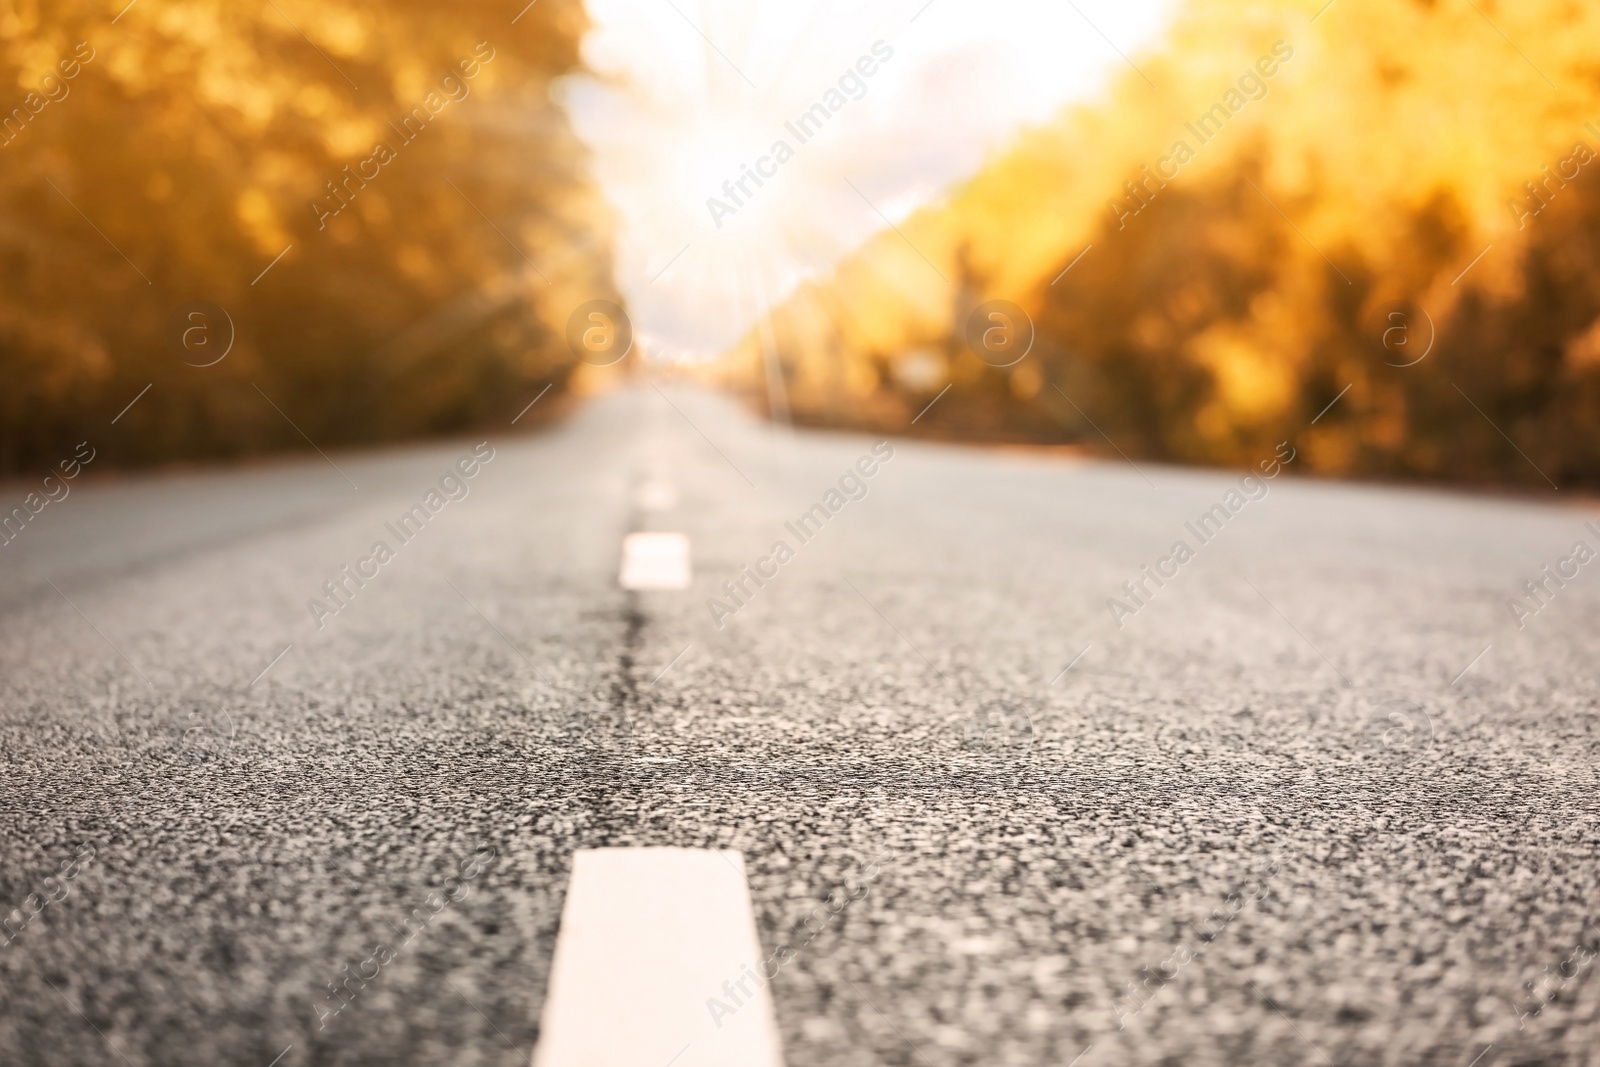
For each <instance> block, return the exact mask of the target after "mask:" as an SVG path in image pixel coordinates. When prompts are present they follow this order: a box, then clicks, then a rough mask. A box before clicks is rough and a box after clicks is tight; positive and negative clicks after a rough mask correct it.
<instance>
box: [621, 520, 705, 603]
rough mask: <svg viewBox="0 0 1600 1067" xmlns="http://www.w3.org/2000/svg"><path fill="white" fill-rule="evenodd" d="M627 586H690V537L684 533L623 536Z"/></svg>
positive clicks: (623, 580)
mask: <svg viewBox="0 0 1600 1067" xmlns="http://www.w3.org/2000/svg"><path fill="white" fill-rule="evenodd" d="M617 581H619V582H621V583H622V588H624V589H687V588H688V587H689V539H688V538H687V537H685V536H683V534H680V533H631V534H629V535H628V536H627V537H625V538H623V540H622V573H621V574H620V575H618V576H617Z"/></svg>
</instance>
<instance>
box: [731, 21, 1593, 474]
mask: <svg viewBox="0 0 1600 1067" xmlns="http://www.w3.org/2000/svg"><path fill="white" fill-rule="evenodd" d="M1324 3H1325V0H1188V2H1187V3H1185V4H1184V5H1183V6H1182V7H1181V9H1180V11H1179V14H1178V19H1177V22H1176V24H1175V25H1174V27H1173V29H1172V30H1171V32H1170V33H1169V35H1168V38H1167V40H1166V42H1165V44H1164V46H1163V47H1162V49H1161V50H1160V51H1159V54H1155V55H1135V56H1132V57H1131V59H1132V62H1133V63H1137V64H1138V70H1137V71H1135V70H1132V69H1128V68H1127V67H1124V68H1123V73H1122V75H1121V76H1120V77H1119V78H1118V79H1117V80H1116V82H1115V84H1114V85H1113V86H1112V87H1111V89H1110V90H1109V91H1108V93H1107V95H1106V98H1105V99H1104V100H1102V101H1099V102H1096V103H1094V104H1092V105H1088V106H1083V107H1078V108H1075V109H1073V110H1071V111H1070V112H1069V113H1067V114H1064V115H1062V116H1061V117H1060V118H1059V120H1058V121H1056V122H1054V123H1053V124H1051V125H1049V126H1048V127H1046V128H1042V129H1036V130H1032V131H1030V132H1027V133H1026V134H1025V135H1023V136H1022V137H1021V138H1020V139H1019V141H1018V142H1017V143H1016V144H1015V146H1014V148H1013V149H1012V150H1011V151H1009V152H1008V153H1007V154H1005V155H1003V156H1001V157H999V158H996V159H993V160H991V161H990V162H989V164H988V165H987V166H986V167H985V168H984V169H983V170H982V171H981V172H980V173H979V174H978V175H977V176H976V177H975V178H973V179H972V180H971V181H970V182H968V183H967V184H966V185H965V186H963V187H962V188H959V189H957V190H955V191H954V192H953V193H952V194H951V196H950V197H949V199H948V200H947V201H946V202H944V203H942V204H940V205H937V206H934V207H931V208H928V209H926V210H922V211H919V212H917V213H915V214H913V215H912V216H911V217H910V218H909V219H907V220H905V221H903V222H901V223H900V225H899V228H900V231H901V232H902V233H903V234H904V238H902V237H901V236H900V235H899V234H896V233H895V232H893V231H886V232H885V233H883V234H881V235H879V236H878V237H877V238H875V239H874V240H873V241H872V242H870V243H869V244H868V245H867V246H866V247H864V248H863V249H862V250H861V251H859V252H858V253H857V254H855V255H854V256H852V257H851V258H850V259H848V260H847V261H846V262H845V263H844V264H843V265H842V266H840V267H839V268H838V269H837V271H836V272H835V273H834V274H833V275H832V276H831V277H829V278H827V279H825V280H822V281H820V282H817V283H815V284H811V285H808V286H806V287H804V288H802V289H801V290H799V291H798V292H797V293H796V294H795V295H794V296H793V297H792V298H791V299H790V300H789V301H788V302H786V303H785V304H784V305H783V306H781V307H780V308H779V309H777V310H776V311H775V312H774V313H773V314H772V315H771V316H770V317H769V318H768V319H767V320H765V321H763V322H762V323H760V324H759V326H758V327H757V328H756V329H754V330H752V331H751V333H750V334H749V335H748V337H747V338H746V339H745V340H744V341H743V342H742V343H741V344H740V345H739V346H738V348H737V349H736V351H735V353H734V362H733V370H732V374H733V376H734V378H735V380H736V382H737V383H738V384H739V385H740V386H742V388H744V389H745V390H747V391H748V393H749V395H750V396H751V398H752V399H753V400H754V401H755V402H757V403H758V404H762V405H771V406H772V407H774V408H778V407H779V406H780V405H783V404H786V405H787V407H788V409H789V410H790V411H791V412H792V413H793V416H794V417H795V418H796V419H797V420H799V421H803V422H813V423H824V424H833V425H870V426H874V427H878V428H888V429H904V428H906V427H907V426H908V425H909V423H910V421H911V420H912V418H914V417H916V416H917V414H918V413H919V412H920V411H922V410H923V409H924V408H925V406H926V405H928V404H929V403H930V401H932V400H934V398H935V397H936V396H938V394H939V393H940V391H941V390H942V389H944V387H945V386H946V385H950V386H952V387H951V389H950V391H949V393H948V394H946V395H944V396H943V397H942V398H941V399H939V401H938V403H937V404H934V406H933V407H932V408H931V409H930V410H929V411H928V412H927V414H926V415H925V416H924V417H922V418H921V419H920V420H919V421H918V423H917V425H916V426H915V427H914V430H915V431H917V432H926V433H931V434H943V435H958V436H976V437H987V438H1011V439H1019V438H1020V439H1031V440H1042V441H1075V442H1083V443H1084V444H1086V445H1089V446H1092V447H1095V448H1100V449H1106V450H1107V451H1109V448H1108V446H1107V445H1106V443H1105V438H1104V437H1102V436H1101V434H1100V432H1099V431H1104V434H1105V435H1107V436H1109V438H1110V439H1111V440H1112V441H1114V442H1115V443H1116V445H1117V446H1119V447H1120V448H1121V449H1122V450H1123V451H1125V452H1127V453H1128V454H1130V455H1133V456H1137V457H1156V458H1162V459H1170V460H1180V461H1192V462H1201V463H1210V464H1246V463H1251V462H1253V461H1255V460H1257V459H1259V458H1261V457H1262V456H1267V455H1270V454H1271V452H1272V444H1273V443H1274V442H1277V441H1280V440H1285V439H1288V440H1292V441H1294V442H1295V443H1296V445H1297V447H1298V449H1299V454H1300V456H1301V457H1302V463H1303V464H1304V465H1305V466H1307V467H1310V468H1312V469H1314V470H1317V471H1321V472H1327V473H1336V474H1360V475H1368V476H1379V477H1424V478H1429V479H1438V480H1456V481H1479V482H1493V483H1499V484H1526V485H1530V486H1538V487H1541V488H1542V487H1545V485H1546V481H1547V479H1548V480H1549V481H1553V482H1555V483H1558V484H1559V485H1561V486H1567V485H1570V484H1574V483H1587V484H1589V485H1595V484H1600V432H1597V431H1600V175H1597V173H1596V172H1600V160H1597V159H1596V156H1595V153H1596V152H1600V55H1597V54H1596V52H1595V50H1594V49H1593V47H1592V43H1593V42H1594V41H1596V40H1600V6H1597V5H1595V4H1593V3H1584V2H1581V0H1525V2H1519V3H1511V2H1509V0H1476V3H1475V4H1460V3H1444V2H1436V0H1336V3H1334V4H1332V5H1331V6H1328V7H1326V8H1325V9H1323V10H1322V11H1321V13H1320V15H1319V14H1318V10H1319V9H1322V8H1323V6H1324ZM1314 15H1316V16H1317V17H1316V18H1315V21H1313V20H1312V17H1313V16H1314ZM1276 42H1282V44H1281V45H1280V46H1279V54H1278V55H1277V56H1276V57H1275V58H1274V59H1273V60H1272V61H1271V62H1269V63H1265V64H1263V63H1262V62H1261V60H1262V57H1267V56H1273V47H1274V44H1275V43H1276ZM1285 49H1287V50H1288V51H1290V52H1292V56H1290V57H1289V58H1286V59H1285V58H1283V57H1282V52H1283V51H1284V50H1285ZM1269 68H1270V69H1271V70H1272V73H1271V74H1270V75H1263V74H1262V72H1263V71H1264V70H1267V69H1269ZM1252 71H1254V72H1255V73H1256V76H1255V77H1254V78H1249V77H1246V75H1248V74H1249V73H1250V72H1252ZM1258 90H1261V91H1263V92H1264V95H1258ZM1219 104H1221V105H1222V107H1223V110H1222V111H1221V112H1220V114H1218V113H1216V112H1214V111H1213V108H1214V107H1215V106H1217V105H1219ZM1208 113H1209V114H1213V115H1215V116H1216V119H1215V120H1214V121H1213V122H1212V123H1211V124H1210V125H1208V126H1206V127H1203V128H1196V127H1194V126H1193V125H1192V124H1194V123H1196V122H1197V120H1198V119H1199V118H1200V117H1201V116H1204V115H1206V114H1208ZM1219 126H1220V129H1218V128H1217V127H1219ZM1197 134H1200V135H1207V134H1208V135H1209V136H1197ZM1180 141H1182V142H1185V143H1186V145H1187V147H1188V149H1189V151H1188V152H1187V153H1183V152H1175V149H1176V145H1177V143H1178V142H1180ZM1179 157H1182V158H1181V160H1180V158H1179ZM1145 167H1148V168H1151V171H1146V170H1144V169H1143V168H1145ZM1156 170H1159V172H1160V174H1161V175H1163V176H1165V178H1164V184H1162V182H1161V181H1158V180H1150V181H1146V175H1147V174H1148V173H1151V172H1154V171H1156ZM1174 171H1176V173H1175V174H1174ZM1129 183H1138V184H1137V185H1131V184H1129ZM1086 248H1087V249H1088V250H1087V251H1085V249H1086ZM1485 249H1487V251H1485ZM1480 254H1481V258H1479V257H1480ZM1080 256H1081V258H1080ZM924 257H926V258H924ZM1069 268H1070V269H1069ZM989 299H1006V300H1011V301H1014V302H1015V303H1016V304H1018V305H1020V306H1021V307H1022V308H1024V309H1025V310H1026V311H1027V313H1028V314H1029V315H1030V316H1031V318H1032V320H1033V322H1034V324H1035V326H1036V340H1035V342H1034V345H1033V348H1032V350H1031V352H1030V353H1029V354H1028V356H1027V357H1026V358H1025V359H1023V360H1022V361H1021V362H1019V363H1017V364H1016V365H1015V366H1012V367H1009V368H1004V369H998V368H995V367H993V366H990V365H988V364H986V363H985V362H984V361H980V360H979V359H978V358H976V357H975V356H974V354H973V353H972V352H971V351H969V350H968V348H967V346H966V342H965V340H964V334H965V327H966V322H967V317H968V315H969V314H970V312H971V310H972V308H973V307H975V306H976V305H977V304H978V303H980V302H982V301H985V300H989ZM1397 308H1399V309H1400V310H1399V311H1398V314H1400V315H1401V317H1400V318H1395V317H1393V314H1394V313H1396V309H1397ZM1397 325H1398V326H1399V328H1398V329H1396V328H1395V327H1396V326H1397ZM1430 340H1431V341H1432V342H1433V343H1432V346H1431V348H1430V347H1429V345H1428V342H1429V341H1430ZM1347 386H1348V387H1349V389H1348V392H1345V393H1344V394H1343V396H1342V398H1341V397H1340V394H1341V392H1342V391H1343V390H1345V389H1346V387H1347ZM1336 398H1340V399H1339V402H1338V403H1336V404H1333V406H1332V408H1331V409H1328V410H1327V413H1326V414H1325V415H1322V416H1321V417H1320V418H1319V417H1318V416H1319V413H1320V412H1322V411H1323V409H1324V408H1326V407H1327V406H1328V405H1329V404H1330V403H1332V402H1333V401H1334V400H1335V399H1336ZM1313 419H1316V422H1315V424H1314V425H1313ZM1091 420H1092V423H1091ZM1096 427H1098V430H1097V429H1096ZM1297 466H1298V464H1297Z"/></svg>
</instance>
